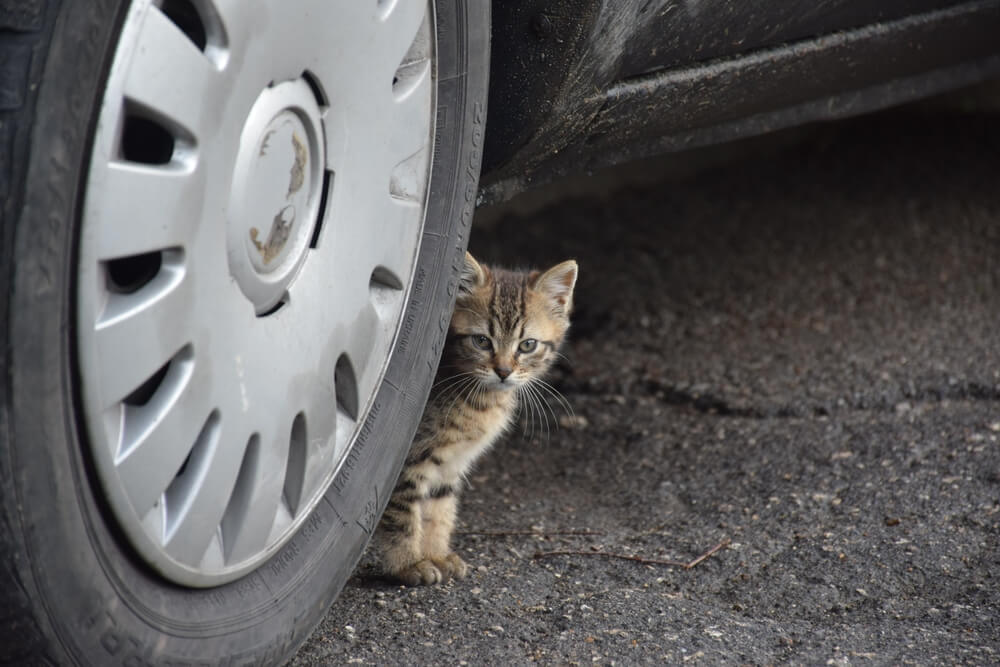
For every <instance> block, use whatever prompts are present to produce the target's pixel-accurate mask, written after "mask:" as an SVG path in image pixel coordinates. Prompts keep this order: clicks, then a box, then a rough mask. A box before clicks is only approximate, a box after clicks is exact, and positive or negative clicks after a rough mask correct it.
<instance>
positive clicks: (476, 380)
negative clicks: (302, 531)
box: [375, 253, 577, 586]
mask: <svg viewBox="0 0 1000 667" xmlns="http://www.w3.org/2000/svg"><path fill="white" fill-rule="evenodd" d="M576 274H577V266H576V262H574V261H572V260H570V261H566V262H563V263H561V264H558V265H556V266H555V267H553V268H551V269H549V270H548V271H546V272H545V273H541V272H539V271H532V272H530V273H526V272H525V273H522V272H513V271H505V270H503V269H496V268H489V267H486V266H482V265H480V264H479V263H478V262H477V261H476V260H475V259H474V258H473V257H472V255H470V254H468V253H466V255H465V267H464V270H463V274H462V277H461V282H460V286H459V295H458V299H457V301H456V303H455V312H454V314H453V315H452V318H451V327H450V329H449V332H448V339H447V342H446V343H445V350H444V353H443V355H442V359H441V366H440V368H439V370H438V376H437V378H435V385H434V388H433V389H432V390H431V395H430V398H429V399H428V401H427V407H426V408H425V409H424V415H423V418H422V419H421V421H420V426H419V427H418V429H417V434H416V436H415V437H414V439H413V444H412V445H411V446H410V452H409V455H408V457H407V460H406V465H405V467H404V468H403V472H402V473H401V474H400V476H399V481H398V483H397V484H396V488H395V489H394V490H393V492H392V497H391V498H390V499H389V505H388V507H387V508H386V510H385V514H384V515H383V516H382V520H381V522H380V523H379V528H378V531H377V532H376V535H375V549H376V550H377V551H378V552H379V556H380V558H381V561H382V567H383V569H384V570H385V573H386V574H388V575H389V576H391V577H393V578H396V579H398V580H400V581H402V582H403V583H405V584H408V585H411V586H416V585H420V584H436V583H439V582H441V581H445V580H447V579H450V578H452V577H455V578H457V579H461V578H462V577H464V576H465V574H466V572H467V569H468V568H467V566H466V564H465V563H464V562H463V561H462V559H461V558H460V557H459V556H458V554H456V553H454V552H453V551H452V550H451V534H452V531H453V530H454V527H455V516H456V513H457V510H458V493H459V490H460V486H461V482H462V480H463V478H464V476H465V474H466V473H467V472H468V470H469V468H470V467H471V466H472V464H473V463H474V462H475V460H476V459H477V458H479V456H480V455H482V454H483V453H484V452H485V451H486V450H487V449H488V448H489V447H490V446H491V445H492V444H493V443H494V442H495V441H496V440H497V438H498V437H499V436H500V435H501V434H502V433H503V432H504V430H505V429H506V428H507V426H508V425H509V424H510V423H511V421H512V418H513V416H514V413H515V410H516V408H517V402H518V396H519V394H521V393H522V392H524V391H531V388H530V383H532V382H536V381H540V379H541V376H542V375H543V374H544V373H545V371H546V370H548V368H549V367H550V366H551V365H552V363H553V362H554V361H555V359H556V356H557V351H558V349H559V346H560V344H561V343H562V341H563V337H564V336H565V334H566V330H567V329H568V328H569V314H570V310H572V306H573V287H574V286H575V285H576Z"/></svg>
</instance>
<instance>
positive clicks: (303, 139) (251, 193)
mask: <svg viewBox="0 0 1000 667" xmlns="http://www.w3.org/2000/svg"><path fill="white" fill-rule="evenodd" d="M322 137H323V128H322V119H321V117H320V110H319V106H318V104H317V103H316V100H315V97H314V96H313V93H312V90H311V89H310V87H309V85H308V84H307V83H306V82H305V81H302V80H298V81H289V82H285V83H281V84H278V85H275V86H271V87H269V88H267V89H266V90H264V92H263V93H261V95H260V96H259V97H258V99H257V101H256V103H255V104H254V106H253V107H252V109H251V110H250V113H249V114H248V116H247V120H246V123H245V124H244V127H243V132H242V134H241V136H240V149H239V153H238V155H237V158H236V164H235V166H234V171H233V185H232V191H231V194H230V206H229V219H228V244H227V245H228V255H229V269H230V272H231V273H232V275H233V277H234V278H235V279H236V282H237V284H238V285H239V286H240V289H241V290H242V291H243V294H244V295H245V296H246V297H247V299H249V300H250V302H251V303H253V305H254V308H255V310H256V312H257V314H262V313H265V312H268V311H270V310H271V309H273V308H274V307H275V306H276V305H278V304H279V303H281V302H282V300H283V299H284V296H285V294H286V292H287V289H288V285H289V284H290V283H291V282H292V280H294V278H295V276H296V274H297V273H298V271H299V269H300V268H301V266H302V264H303V263H304V262H305V260H306V257H307V255H308V250H309V242H310V240H311V239H312V233H313V228H314V227H315V225H316V222H317V218H318V216H319V213H320V211H319V208H320V200H321V194H322V192H321V191H322V187H323V164H324V161H325V155H324V146H323V142H322Z"/></svg>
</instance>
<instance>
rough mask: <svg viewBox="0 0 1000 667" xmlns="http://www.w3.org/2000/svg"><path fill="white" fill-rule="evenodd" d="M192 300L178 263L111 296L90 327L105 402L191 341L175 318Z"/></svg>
mask: <svg viewBox="0 0 1000 667" xmlns="http://www.w3.org/2000/svg"><path fill="white" fill-rule="evenodd" d="M178 274H179V275H178ZM193 299H194V296H193V295H192V294H191V292H190V290H189V289H187V286H186V285H185V281H184V280H183V273H182V269H180V268H177V267H174V268H172V269H168V270H167V271H162V272H161V274H160V276H158V277H157V279H154V281H153V282H151V283H149V284H148V285H146V286H145V287H144V288H143V289H141V290H139V291H138V292H136V293H134V294H129V295H113V297H112V298H111V299H110V300H109V302H108V307H107V308H106V309H105V315H104V317H102V318H101V320H100V321H99V322H98V324H97V326H96V327H95V331H94V338H95V343H96V354H97V357H98V359H99V361H100V368H101V372H100V376H99V377H97V378H95V380H96V381H97V383H98V384H99V386H100V387H101V390H102V393H103V396H104V401H103V403H104V406H105V407H108V406H110V405H111V404H112V403H114V402H117V401H122V400H124V399H125V398H126V397H127V396H128V395H129V394H131V393H132V392H134V391H135V390H136V389H138V388H139V387H140V385H142V384H143V383H144V382H146V381H147V380H149V379H150V378H151V377H152V376H153V375H154V374H155V373H156V372H157V371H158V370H159V369H160V368H161V367H162V366H163V365H164V364H166V363H167V362H169V361H170V359H171V358H172V357H173V356H174V355H175V354H177V353H178V352H179V351H180V349H181V348H182V347H183V346H184V345H185V344H187V343H189V342H190V333H189V332H188V331H187V330H186V329H185V327H183V326H181V325H180V324H179V323H180V322H183V321H184V320H185V319H187V317H188V313H189V312H190V309H191V302H192V301H193Z"/></svg>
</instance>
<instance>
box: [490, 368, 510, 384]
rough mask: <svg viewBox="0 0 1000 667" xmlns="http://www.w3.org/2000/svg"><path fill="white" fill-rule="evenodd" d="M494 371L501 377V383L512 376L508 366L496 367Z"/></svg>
mask: <svg viewBox="0 0 1000 667" xmlns="http://www.w3.org/2000/svg"><path fill="white" fill-rule="evenodd" d="M493 370H494V371H495V372H496V374H497V375H498V376H499V377H500V380H501V381H503V380H506V379H507V376H508V375H510V369H509V368H507V367H506V366H495V367H494V368H493Z"/></svg>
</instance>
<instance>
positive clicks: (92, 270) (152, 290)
mask: <svg viewBox="0 0 1000 667" xmlns="http://www.w3.org/2000/svg"><path fill="white" fill-rule="evenodd" d="M432 26H433V9H432V5H431V3H423V2H416V1H413V2H410V1H409V0H407V1H406V2H404V1H403V0H395V1H393V0H381V1H376V0H369V1H368V2H359V1H358V0H343V1H340V2H334V1H332V0H302V1H301V2H298V3H297V4H296V7H295V10H294V11H288V7H287V3H286V1H285V0H267V1H264V0H261V1H259V2H252V3H251V2H243V1H242V0H199V1H196V2H187V1H186V0H183V1H182V0H156V1H155V2H152V1H150V0H136V1H135V2H133V5H132V7H131V9H130V12H129V15H128V17H127V19H126V22H125V25H124V29H123V33H122V38H121V41H120V43H119V46H118V50H117V53H116V56H115V60H114V63H113V66H112V70H111V75H110V78H109V82H108V88H107V92H106V94H105V99H104V103H103V107H102V110H101V116H100V119H99V124H98V129H97V134H96V138H95V145H94V154H93V158H92V163H91V165H90V172H89V177H88V181H87V190H86V200H85V205H84V212H83V222H82V231H81V237H80V251H79V261H80V264H79V267H78V287H77V290H78V291H77V294H78V312H77V331H78V343H77V344H78V349H77V352H78V362H79V366H80V376H81V399H82V405H83V412H84V422H85V427H86V431H87V435H88V438H87V442H88V443H89V447H90V449H91V453H92V456H93V459H94V461H95V464H96V468H97V471H98V474H99V477H100V480H101V483H102V488H103V489H104V491H105V494H106V496H107V499H108V502H109V505H110V507H111V509H112V511H113V513H114V515H115V517H116V519H117V520H118V522H119V523H120V524H121V526H122V528H123V529H124V532H125V534H126V536H127V537H128V538H129V540H130V541H131V542H132V543H133V545H134V546H135V547H136V549H137V550H138V552H139V553H140V554H141V555H142V556H143V557H144V558H145V560H146V561H148V562H149V563H150V564H151V565H152V566H153V567H154V568H156V569H157V570H158V571H159V572H161V573H162V574H163V575H164V576H166V577H167V578H169V579H171V580H173V581H175V582H177V583H180V584H183V585H189V586H211V585H217V584H221V583H224V582H226V581H229V580H232V579H235V578H237V577H239V576H240V575H242V574H244V573H246V572H248V571H250V570H251V569H253V568H255V567H256V566H258V565H260V564H261V563H262V562H263V561H264V560H265V559H267V558H268V557H269V556H270V555H272V554H273V553H274V552H275V551H276V550H277V549H278V548H280V547H281V545H282V544H284V542H285V541H287V540H288V539H289V538H290V537H291V536H292V535H293V534H294V532H295V530H296V528H297V527H298V526H299V525H300V524H301V522H302V521H303V520H304V519H305V518H306V517H307V516H308V514H309V512H310V511H311V509H312V508H313V506H314V505H315V504H316V503H317V502H318V501H319V499H320V498H321V497H322V495H323V493H324V492H325V491H326V489H327V487H328V486H329V484H330V482H331V481H332V479H333V476H334V473H335V472H336V470H337V467H338V466H339V465H340V463H341V462H342V461H343V459H344V456H345V454H346V452H347V450H348V449H349V447H350V445H351V443H352V442H353V439H354V437H355V436H356V432H357V429H358V426H359V424H360V423H362V422H363V421H364V418H365V415H366V413H367V409H368V405H369V403H370V401H371V399H372V398H373V396H374V393H375V391H376V389H377V388H378V386H379V384H380V382H381V378H382V375H383V373H384V370H385V367H386V363H387V360H388V358H389V356H390V353H391V350H392V347H393V341H394V339H395V335H396V331H397V330H398V327H399V323H400V319H401V315H402V312H403V307H404V304H405V302H406V295H407V293H408V289H409V285H410V282H411V279H412V273H413V266H414V262H415V260H416V251H417V249H418V247H419V243H420V236H421V232H422V228H423V218H424V211H425V199H426V194H427V189H428V175H429V172H430V165H431V159H432V154H431V153H432V147H433V129H434V128H433V119H434V114H435V108H434V89H435V80H434V79H435V70H434V40H433V31H432ZM397 444H398V443H397Z"/></svg>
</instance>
